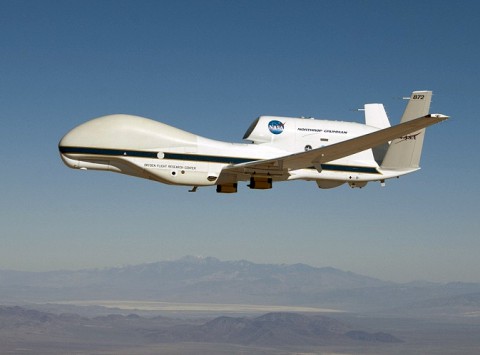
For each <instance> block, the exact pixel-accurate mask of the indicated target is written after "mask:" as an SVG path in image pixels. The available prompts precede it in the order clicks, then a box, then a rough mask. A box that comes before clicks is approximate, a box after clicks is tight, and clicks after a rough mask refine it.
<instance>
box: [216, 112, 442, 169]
mask: <svg viewBox="0 0 480 355" xmlns="http://www.w3.org/2000/svg"><path fill="white" fill-rule="evenodd" d="M447 118H448V116H444V115H440V114H430V115H426V116H423V117H419V118H416V119H413V120H411V121H408V122H405V123H400V124H398V125H396V126H393V127H389V128H385V129H381V130H379V131H376V132H373V133H369V134H366V135H363V136H359V137H356V138H352V139H349V140H346V141H343V142H339V143H335V144H332V145H328V146H325V147H321V148H317V149H312V150H310V151H307V152H300V153H295V154H291V155H286V156H283V157H278V158H273V159H267V160H259V161H254V162H248V163H242V164H236V165H231V166H227V167H225V168H224V169H223V170H222V174H223V173H240V174H245V173H247V172H248V171H262V172H264V173H272V174H278V173H281V172H283V171H286V170H288V169H290V170H295V169H302V168H309V167H312V166H319V165H320V164H323V163H327V162H330V161H332V160H337V159H340V158H343V157H346V156H349V155H352V154H355V153H359V152H362V151H364V150H367V149H370V148H373V147H376V146H378V145H380V144H383V143H386V142H388V141H392V140H394V139H396V138H399V137H402V136H405V135H408V134H410V133H413V132H416V131H418V130H421V129H422V128H425V127H428V126H431V125H433V124H436V123H439V122H441V121H444V120H446V119H447Z"/></svg>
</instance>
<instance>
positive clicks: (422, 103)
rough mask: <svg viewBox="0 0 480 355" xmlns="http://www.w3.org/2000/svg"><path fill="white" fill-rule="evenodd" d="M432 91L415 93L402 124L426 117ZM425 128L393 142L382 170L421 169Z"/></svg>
mask: <svg viewBox="0 0 480 355" xmlns="http://www.w3.org/2000/svg"><path fill="white" fill-rule="evenodd" d="M431 100H432V92H431V91H414V92H412V95H411V96H410V100H409V101H408V104H407V107H406V108H405V111H404V112H403V116H402V119H401V120H400V123H403V122H408V121H410V120H413V119H415V118H418V117H422V116H426V115H428V113H429V110H430V102H431ZM424 137H425V128H424V129H422V130H420V131H418V132H414V133H412V134H409V135H407V136H404V137H400V138H398V139H395V140H393V141H392V142H391V143H390V146H389V148H388V150H387V154H386V155H385V158H384V159H383V162H382V168H384V169H390V170H406V169H416V168H419V167H420V157H421V155H422V147H423V139H424Z"/></svg>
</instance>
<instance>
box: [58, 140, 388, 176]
mask: <svg viewBox="0 0 480 355" xmlns="http://www.w3.org/2000/svg"><path fill="white" fill-rule="evenodd" d="M58 149H59V150H60V153H62V154H68V153H70V154H92V155H109V156H123V157H137V158H150V159H158V156H157V155H158V153H157V152H147V151H141V150H120V149H104V148H86V147H62V146H59V147H58ZM163 154H164V156H163V159H171V160H185V161H187V160H188V161H196V162H205V163H223V164H242V163H249V162H252V161H257V160H258V159H252V158H236V157H227V156H218V155H198V154H185V153H163ZM310 169H315V168H314V167H311V168H310ZM322 170H328V171H341V172H350V173H364V174H380V172H379V171H378V170H377V169H376V168H373V167H364V166H351V165H336V164H322Z"/></svg>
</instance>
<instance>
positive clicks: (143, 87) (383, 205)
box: [0, 0, 480, 282]
mask: <svg viewBox="0 0 480 355" xmlns="http://www.w3.org/2000/svg"><path fill="white" fill-rule="evenodd" d="M479 12H480V3H479V2H477V1H473V0H472V1H463V2H461V3H457V2H452V1H429V0H426V1H420V2H419V1H411V0H406V1H341V0H340V1H305V0H304V1H284V0H278V1H264V0H259V1H248V0H245V1H141V0H140V1H139V0H134V1H124V0H117V1H108V0H102V1H90V0H79V1H77V0H62V1H33V0H32V1H22V0H15V1H13V0H0V122H1V128H0V144H1V148H2V149H1V151H0V162H1V176H0V179H1V180H0V181H1V184H0V189H1V190H0V192H1V198H0V243H1V247H0V269H13V270H28V271H46V270H57V269H72V270H76V269H85V268H103V267H113V266H123V265H134V264H141V263H150V262H156V261H162V260H175V259H178V258H180V257H182V256H184V255H197V256H205V257H206V256H213V257H217V258H219V259H221V260H240V259H246V260H250V261H253V262H257V263H275V264H282V263H286V264H293V263H306V264H310V265H312V266H318V267H323V266H331V267H336V268H339V269H342V270H346V271H352V272H356V273H360V274H364V275H368V276H372V277H377V278H381V279H383V280H389V281H396V282H408V281H413V280H428V281H435V282H449V281H466V282H480V272H479V271H480V258H479V257H478V254H479V251H480V233H479V230H480V214H479V207H478V206H479V205H478V201H479V197H480V187H479V183H478V180H479V178H480V165H479V155H478V152H479V151H480V143H479V140H478V135H479V133H480V119H479V118H478V114H477V112H476V111H477V110H478V107H477V102H478V97H479V94H480V90H479V80H478V79H479V73H480V70H479V69H480V68H479V66H480V65H479V63H480V45H479V39H478V36H479V34H480V23H479V22H478V18H477V17H478V13H479ZM413 90H433V92H434V97H433V101H432V106H431V111H432V112H434V113H437V112H438V113H443V114H446V115H449V116H451V118H450V119H449V120H448V121H447V122H444V123H441V124H438V125H435V126H433V127H431V128H429V129H428V130H427V136H426V139H425V144H424V149H423V156H422V170H421V171H419V172H416V173H414V174H410V175H408V176H405V177H402V178H400V179H395V180H390V181H387V184H386V187H384V188H382V187H380V185H379V184H378V183H371V184H369V185H367V187H365V188H363V189H350V188H349V187H348V186H341V187H339V188H336V189H332V190H320V189H318V188H317V186H316V184H315V183H314V182H289V183H278V184H275V185H274V188H273V189H271V190H267V191H260V190H250V189H248V187H246V184H239V185H240V186H239V192H238V193H237V194H217V193H216V192H215V189H214V188H200V189H199V190H198V191H197V192H196V193H188V192H187V190H188V188H185V187H175V186H168V185H163V184H160V183H155V182H152V181H147V180H142V179H136V178H132V177H128V176H125V175H120V174H115V173H107V172H96V171H94V172H92V171H88V172H84V171H78V170H72V169H68V168H67V167H66V166H65V165H63V163H62V162H61V160H60V158H59V154H58V142H59V140H60V139H61V138H62V136H63V135H64V134H66V133H67V132H68V131H69V130H70V129H72V128H74V127H75V126H77V125H79V124H81V123H83V122H85V121H87V120H89V119H91V118H94V117H99V116H102V115H106V114H112V113H127V114H134V115H139V116H144V117H148V118H152V119H155V120H158V121H161V122H164V123H166V124H169V125H172V126H176V127H178V128H181V129H184V130H187V131H189V132H192V133H195V134H199V135H201V136H205V137H209V138H213V139H218V140H224V141H233V142H241V139H242V137H243V134H244V132H245V131H246V129H247V128H248V126H249V125H250V123H251V122H252V121H253V120H254V119H255V118H256V117H258V116H259V115H263V114H268V115H279V116H294V117H300V116H311V117H316V118H326V119H336V120H345V121H355V122H362V121H363V114H362V113H360V112H357V111H355V109H356V108H359V107H362V106H363V104H365V103H375V102H380V103H383V104H384V105H385V107H386V109H387V112H388V114H389V117H390V120H391V122H392V123H398V121H399V118H400V117H401V114H402V112H403V109H404V107H405V104H406V101H404V100H402V99H401V98H402V97H404V96H409V94H410V93H411V92H412V91H413Z"/></svg>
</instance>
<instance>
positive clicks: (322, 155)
mask: <svg viewBox="0 0 480 355" xmlns="http://www.w3.org/2000/svg"><path fill="white" fill-rule="evenodd" d="M431 95H432V92H431V91H415V92H413V93H412V95H411V97H410V100H409V103H408V105H407V108H406V109H405V112H404V114H403V116H402V118H401V121H400V124H398V125H396V126H393V127H390V123H389V121H388V118H387V116H386V114H385V110H384V109H383V105H380V104H369V105H365V119H366V122H365V124H360V123H354V122H340V121H328V120H317V119H311V118H293V117H277V116H261V117H259V118H257V119H256V120H255V121H254V122H253V123H252V124H251V125H250V127H249V128H248V130H247V131H246V133H245V135H244V137H243V138H244V139H245V140H247V141H249V143H244V144H238V143H227V142H221V141H216V140H211V139H208V138H204V137H201V136H197V135H195V134H192V133H189V132H186V131H183V130H181V129H178V128H175V127H172V126H169V125H166V124H164V123H160V122H157V121H154V120H150V119H147V118H143V117H138V116H133V115H120V114H118V115H109V116H103V117H99V118H96V119H93V120H90V121H88V122H86V123H83V124H81V125H79V126H78V127H76V128H74V129H72V130H71V131H70V132H68V133H67V134H66V135H65V136H64V137H63V138H62V139H61V141H60V143H59V150H60V156H61V158H62V160H63V161H64V163H65V164H66V165H67V166H68V167H71V168H74V169H82V170H107V171H113V172H117V173H122V174H127V175H131V176H136V177H141V178H146V179H151V180H155V181H158V182H162V183H166V184H173V185H185V186H192V187H193V189H192V190H191V191H196V189H197V188H198V187H200V186H212V185H216V186H217V192H223V193H232V192H237V187H238V182H241V181H246V182H248V185H247V186H249V187H250V188H251V189H270V188H271V187H272V185H273V183H274V182H277V181H289V180H308V181H315V182H316V183H317V185H318V186H319V187H320V188H333V187H337V186H340V185H342V184H344V183H347V184H348V185H349V186H351V187H363V186H365V185H366V184H367V183H368V182H370V181H379V182H381V183H382V184H383V183H384V182H385V180H386V179H390V178H393V177H398V176H400V175H404V174H408V173H410V172H413V171H416V170H418V169H419V167H420V166H419V164H420V156H421V152H422V145H423V138H424V135H425V128H426V127H428V126H430V125H433V124H435V123H438V122H441V121H443V120H445V119H447V118H448V117H447V116H444V115H440V114H434V115H432V114H428V111H429V108H430V100H431Z"/></svg>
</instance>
